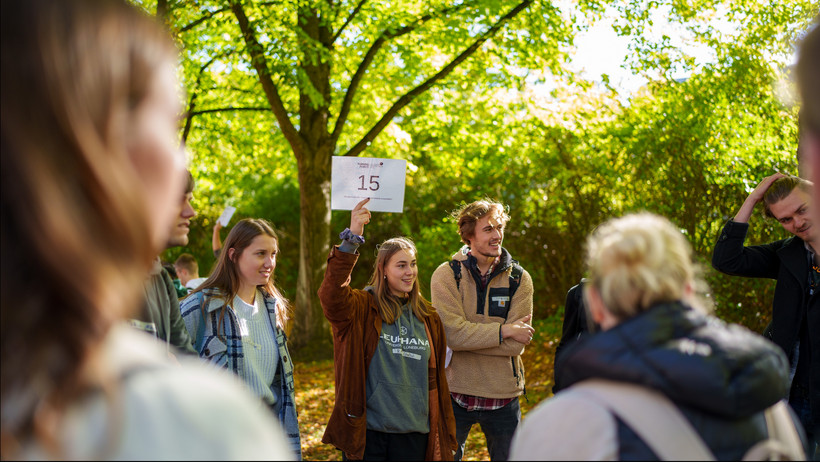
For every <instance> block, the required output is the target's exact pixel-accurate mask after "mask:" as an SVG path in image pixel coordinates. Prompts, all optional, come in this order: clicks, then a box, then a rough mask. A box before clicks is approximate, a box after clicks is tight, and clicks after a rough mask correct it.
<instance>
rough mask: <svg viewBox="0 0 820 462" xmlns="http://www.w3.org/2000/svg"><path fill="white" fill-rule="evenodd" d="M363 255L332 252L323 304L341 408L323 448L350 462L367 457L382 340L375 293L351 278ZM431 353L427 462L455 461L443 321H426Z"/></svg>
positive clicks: (321, 294) (330, 424) (332, 417)
mask: <svg viewBox="0 0 820 462" xmlns="http://www.w3.org/2000/svg"><path fill="white" fill-rule="evenodd" d="M358 258H359V255H358V254H349V253H345V252H342V251H341V250H339V249H338V247H336V246H334V248H333V249H332V250H331V251H330V255H329V257H328V259H327V270H326V271H325V278H324V280H323V281H322V285H321V287H319V300H320V301H321V303H322V310H323V311H324V314H325V317H326V318H327V319H328V321H330V325H331V327H332V329H333V356H334V365H333V367H334V372H335V385H336V402H335V403H334V405H333V412H332V413H331V415H330V420H329V421H328V423H327V428H325V433H324V436H323V437H322V442H323V443H325V444H332V445H333V446H335V447H336V448H337V449H339V450H341V451H344V452H345V454H346V455H347V457H348V458H349V459H362V458H363V457H364V448H365V434H366V430H367V424H366V422H367V397H366V391H365V384H366V383H367V370H368V368H369V366H370V360H371V359H373V355H374V354H375V352H376V347H377V346H378V343H379V336H380V335H381V328H382V319H381V316H379V310H378V305H377V303H376V299H375V298H374V297H373V295H371V294H370V293H369V292H367V291H364V290H357V289H352V288H351V287H350V273H351V272H352V270H353V267H354V266H355V264H356V261H357V260H358ZM424 326H425V330H426V331H427V337H428V339H429V340H430V346H431V352H430V362H429V366H428V384H429V386H428V388H429V405H430V409H429V416H430V433H429V435H428V439H427V453H426V457H425V458H426V459H427V460H453V458H454V455H455V451H456V429H455V417H454V416H453V407H452V402H451V401H450V390H449V388H448V386H447V378H446V376H445V374H444V357H445V354H446V349H447V348H446V347H447V343H446V339H445V334H444V326H443V324H442V323H441V318H439V316H438V314H436V313H434V314H433V315H432V316H428V317H427V318H426V319H425V320H424Z"/></svg>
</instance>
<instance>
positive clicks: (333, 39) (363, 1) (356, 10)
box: [330, 0, 367, 44]
mask: <svg viewBox="0 0 820 462" xmlns="http://www.w3.org/2000/svg"><path fill="white" fill-rule="evenodd" d="M366 1H367V0H360V1H359V4H358V5H356V8H354V9H353V12H352V13H350V16H348V17H347V20H346V21H345V23H344V24H342V27H340V28H339V30H337V31H336V33H335V34H333V38H332V39H330V43H331V44H334V43H336V40H337V39H338V38H339V36H340V35H342V31H344V30H345V27H347V25H348V24H350V22H351V21H353V18H355V17H356V14H357V13H358V12H359V10H361V9H362V6H364V3H365V2H366Z"/></svg>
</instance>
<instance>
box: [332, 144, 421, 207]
mask: <svg viewBox="0 0 820 462" xmlns="http://www.w3.org/2000/svg"><path fill="white" fill-rule="evenodd" d="M406 172H407V161H405V160H400V159H380V158H375V157H344V156H334V157H333V170H332V173H331V194H330V208H331V209H332V210H353V207H355V206H356V204H358V203H359V202H360V201H361V200H362V199H364V198H367V197H369V198H370V202H368V203H367V208H368V209H370V210H371V211H373V212H397V213H401V212H402V211H403V209H404V182H405V175H406Z"/></svg>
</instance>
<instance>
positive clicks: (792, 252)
mask: <svg viewBox="0 0 820 462" xmlns="http://www.w3.org/2000/svg"><path fill="white" fill-rule="evenodd" d="M807 254H808V250H807V249H806V243H805V242H804V241H803V239H800V238H799V237H797V236H792V237H790V238H788V239H786V241H785V242H784V243H783V247H781V248H779V249H778V250H777V256H778V257H779V258H780V261H781V262H783V266H785V267H786V269H787V270H788V271H789V273H791V275H792V276H793V277H794V278H795V279H796V280H797V282H798V283H799V284H800V287H802V288H803V289H805V288H806V284H807V283H808V280H807V278H808V276H807V274H808V270H809V267H808V266H809V260H808V255H807Z"/></svg>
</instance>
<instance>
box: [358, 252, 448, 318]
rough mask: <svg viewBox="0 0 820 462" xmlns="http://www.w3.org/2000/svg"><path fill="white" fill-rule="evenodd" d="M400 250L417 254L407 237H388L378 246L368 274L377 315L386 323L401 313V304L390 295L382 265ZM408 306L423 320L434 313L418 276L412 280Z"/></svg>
mask: <svg viewBox="0 0 820 462" xmlns="http://www.w3.org/2000/svg"><path fill="white" fill-rule="evenodd" d="M400 250H405V251H407V252H409V253H410V254H411V255H413V256H418V251H416V245H415V244H413V241H411V240H410V239H409V238H406V237H394V238H392V239H388V240H386V241H384V242H382V244H381V245H380V246H379V250H378V254H377V256H376V264H375V266H374V268H373V274H372V275H371V276H370V282H369V283H368V285H369V286H371V287H373V290H374V292H375V295H376V302H377V303H378V305H379V315H381V318H382V321H384V322H386V323H387V324H393V323H394V322H396V319H398V318H399V316H400V315H401V305H400V304H399V302H398V300H397V299H396V297H393V296H391V294H390V288H389V287H388V284H387V279H386V278H385V272H384V267H385V265H387V263H389V262H390V259H391V258H392V257H393V255H395V254H396V253H397V252H399V251H400ZM408 295H409V296H410V307H411V309H412V310H413V314H414V315H415V316H416V317H417V318H419V319H421V320H424V318H426V317H427V316H430V315H431V314H433V313H435V309H433V305H431V304H430V302H429V301H427V300H426V299H425V298H424V297H423V296H422V295H421V290H420V289H419V278H418V277H417V278H416V280H415V281H413V288H412V289H410V293H409V294H408Z"/></svg>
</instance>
